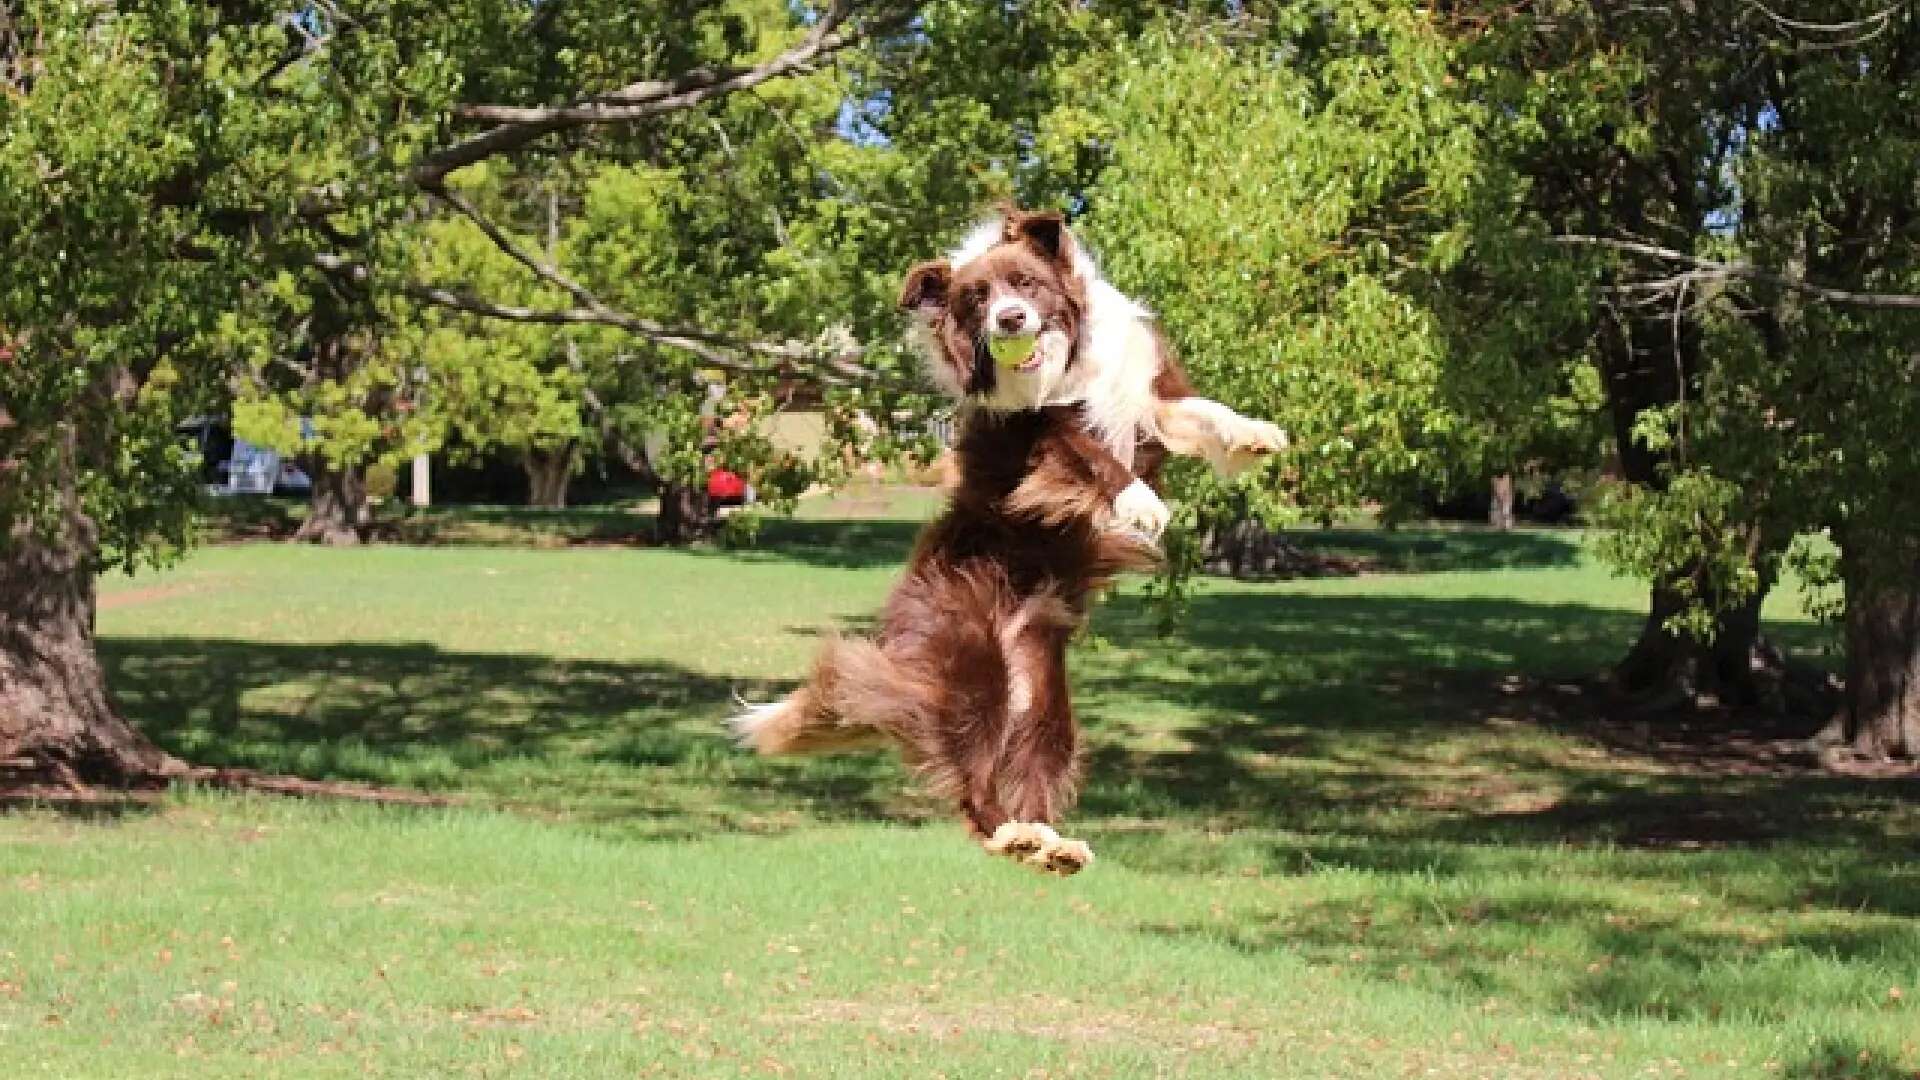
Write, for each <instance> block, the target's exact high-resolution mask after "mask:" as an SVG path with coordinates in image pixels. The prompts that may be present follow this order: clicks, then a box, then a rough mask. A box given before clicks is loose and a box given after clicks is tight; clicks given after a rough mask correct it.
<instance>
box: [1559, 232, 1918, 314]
mask: <svg viewBox="0 0 1920 1080" xmlns="http://www.w3.org/2000/svg"><path fill="white" fill-rule="evenodd" d="M1553 240H1554V242H1555V243H1559V244H1569V245H1577V246H1581V247H1599V248H1608V249H1610V250H1613V251H1622V252H1626V253H1628V254H1630V255H1640V256H1644V257H1646V258H1650V259H1659V260H1661V261H1662V262H1672V263H1680V264H1682V265H1684V266H1690V267H1693V268H1694V271H1695V272H1693V273H1688V274H1681V275H1677V276H1675V277H1672V278H1668V279H1666V280H1665V281H1663V282H1653V283H1650V284H1649V285H1646V286H1641V287H1642V288H1647V287H1661V288H1667V287H1677V286H1680V285H1682V284H1684V283H1688V282H1695V281H1699V280H1702V279H1704V278H1706V277H1719V278H1746V279H1748V280H1750V281H1764V282H1766V283H1768V284H1770V285H1778V286H1780V287H1781V288H1783V289H1792V290H1794V291H1795V292H1800V293H1805V294H1806V295H1808V296H1812V297H1816V298H1818V299H1821V300H1825V301H1826V302H1827V303H1830V304H1845V305H1847V306H1850V307H1864V308H1888V309H1908V310H1920V295H1913V294H1910V293H1869V292H1855V291H1852V290H1848V289H1834V288H1829V287H1827V286H1825V285H1816V284H1814V283H1813V282H1811V281H1806V280H1803V279H1801V278H1795V277H1789V276H1787V275H1785V274H1781V273H1778V272H1776V271H1772V270H1765V269H1762V268H1760V267H1758V266H1754V265H1752V264H1751V263H1739V262H1718V261H1715V260H1713V259H1703V258H1701V257H1699V256H1698V255H1689V254H1687V253H1686V252H1684V251H1675V250H1674V249H1672V248H1664V247H1659V246H1657V245H1654V244H1644V243H1641V242H1639V241H1637V240H1617V239H1614V238H1613V237H1608V236H1582V235H1574V234H1569V235H1564V236H1556V237H1554V238H1553Z"/></svg>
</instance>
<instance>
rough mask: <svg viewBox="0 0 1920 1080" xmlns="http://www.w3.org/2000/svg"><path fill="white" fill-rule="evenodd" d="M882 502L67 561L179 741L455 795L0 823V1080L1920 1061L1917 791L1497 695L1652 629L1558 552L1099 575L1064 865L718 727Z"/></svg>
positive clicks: (209, 803) (834, 584)
mask: <svg viewBox="0 0 1920 1080" xmlns="http://www.w3.org/2000/svg"><path fill="white" fill-rule="evenodd" d="M923 508H924V503H916V504H913V505H912V506H910V507H907V508H906V509H907V510H908V511H917V510H919V509H923ZM901 509H902V508H901V507H899V506H877V505H870V506H864V507H860V506H856V507H855V508H854V509H853V511H851V512H848V511H847V510H846V507H845V506H844V505H841V506H840V507H839V509H835V507H833V506H828V507H827V508H825V509H824V510H823V509H819V508H816V509H814V510H813V511H811V512H810V514H809V519H808V520H803V521H799V522H794V523H791V524H780V525H776V526H773V527H771V528H770V530H769V533H768V535H767V536H766V537H765V538H764V539H763V541H762V543H761V545H760V546H759V547H758V548H756V549H754V550H751V551H746V552H731V553H729V552H720V551H694V552H673V551H660V550H643V549H624V548H612V547H591V548H576V549H572V550H565V551H550V550H525V549H519V548H491V547H479V546H466V547H449V548H433V549H420V548H399V547H382V548H374V549H368V550H362V551H350V552H336V551H319V550H311V549H294V548H287V547H280V546H267V545H252V546H236V547H225V548H217V549H210V550H205V551H202V552H200V553H198V554H196V555H195V556H194V557H192V558H191V559H190V560H189V561H188V562H187V563H185V564H184V565H183V566H181V567H180V568H178V569H176V570H174V571H172V572H169V573H167V574H164V575H160V576H157V577H152V578H145V579H140V580H136V581H132V582H128V581H125V580H123V579H116V580H109V581H107V582H105V583H104V587H103V595H104V597H105V600H104V606H103V610H102V612H101V617H100V631H101V635H102V647H103V651H104V652H105V655H106V657H107V660H108V664H109V666H110V668H111V671H112V678H113V681H114V685H115V687H116V689H117V692H118V693H119V695H120V698H121V700H122V702H123V704H124V705H125V707H126V709H127V711H128V712H129V714H130V715H132V716H134V717H136V718H137V719H138V720H139V721H140V722H141V723H142V725H143V726H144V727H145V728H146V730H148V731H149V732H151V733H152V734H153V735H154V736H155V737H156V738H157V739H159V740H160V741H161V742H162V743H163V744H165V745H166V746H168V747H169V748H171V749H173V750H175V751H176V752H179V753H182V754H184V755H187V756H189V757H192V758H193V759H195V760H197V761H201V762H207V763H215V764H239V765H250V766H256V767H263V768H269V769H284V770H291V771H296V772H300V773H303V774H307V775H315V776H333V777H344V778H352V779H364V780H371V781H377V782H382V783H389V784H404V785H412V786H418V787H423V788H427V789H431V790H436V791H442V792H447V793H450V794H455V795H457V796H459V797H460V798H461V799H462V800H463V802H462V804H461V805H460V806H457V807H454V808H451V809H444V810H409V809H397V808H376V807H365V806H357V805H339V804H324V803H302V802H292V801H276V800H271V799H258V798H239V797H230V796H214V795H207V794H189V795H185V796H181V797H178V798H176V799H173V800H170V801H169V802H167V803H165V804H163V805H161V806H160V807H157V808H152V809H144V810H127V811H124V812H121V813H114V814H101V815H98V816H95V817H91V818H87V817H78V816H73V815H62V814H59V813H56V812H53V811H48V810H39V811H26V812H19V813H15V814H13V815H11V816H9V817H6V818H4V819H0V1075H6V1076H15V1075H21V1076H26V1075H59V1076H72V1075H85V1076H124V1075H206V1074H212V1073H225V1074H245V1075H257V1074H286V1075H325V1074H355V1075H358V1074H362V1073H365V1072H369V1071H371V1072H375V1073H383V1074H388V1075H436V1076H437V1075H460V1074H476V1075H553V1076H586V1075H627V1074H636V1073H638V1074H646V1073H648V1072H649V1071H655V1072H658V1073H660V1074H663V1075H715V1076H720V1075H725V1076H733V1075H742V1074H748V1075H761V1074H767V1075H788V1076H793V1075H801V1076H814V1075H821V1076H825V1075H832V1076H876V1077H880V1076H932V1075H939V1074H944V1075H948V1076H967V1077H971V1076H994V1075H1007V1076H1027V1075H1085V1076H1132V1075H1154V1074H1169V1075H1194V1076H1401V1075H1412V1076H1428V1075H1435V1076H1502V1077H1505V1076H1540V1077H1565V1076H1586V1075H1594V1076H1622V1077H1624V1076H1654V1075H1658V1076H1677V1075H1693V1076H1749V1075H1751V1076H1786V1077H1815V1076H1857V1077H1867V1078H1873V1080H1890V1078H1893V1077H1909V1076H1912V1075H1914V1074H1915V1073H1916V1072H1920V1007H1916V1005H1915V999H1916V997H1920V860H1917V859H1916V855H1917V854H1920V804H1917V803H1916V801H1915V800H1914V797H1913V791H1912V789H1911V788H1910V787H1905V788H1903V787H1898V786H1889V785H1880V786H1875V785H1868V784H1861V783H1849V782H1841V781H1838V780H1823V779H1808V778H1782V777H1770V776H1765V775H1749V776H1708V775H1700V774H1698V773H1697V772H1695V771H1692V770H1689V769H1687V768H1685V767H1682V766H1680V765H1677V764H1675V763H1672V762H1667V761H1661V760H1655V759H1651V758H1642V757H1633V756H1623V755H1620V754H1616V753H1609V752H1606V751H1603V750H1602V749H1601V748H1600V747H1599V746H1598V744H1596V743H1594V742H1593V741H1591V740H1590V739H1589V738H1587V737H1585V736H1583V735H1582V734H1581V733H1580V732H1579V731H1578V730H1574V729H1569V728H1567V727H1566V726H1564V725H1562V724H1557V723H1553V722H1549V721H1548V720H1547V719H1546V718H1542V717H1539V716H1536V715H1533V713H1534V711H1535V710H1534V708H1533V706H1532V705H1531V704H1529V702H1530V701H1531V699H1528V698H1524V697H1510V696H1507V695H1505V694H1503V693H1502V692H1501V691H1500V689H1499V688H1498V683H1499V680H1500V677H1501V676H1502V675H1503V674H1506V673H1516V672H1517V673H1530V674H1537V675H1552V674H1560V673H1578V672H1582V671H1586V670H1590V669H1592V668H1594V667H1596V666H1598V665H1599V664H1601V663H1603V662H1604V661H1605V660H1606V659H1607V658H1608V657H1609V656H1611V655H1612V654H1613V653H1614V652H1615V651H1617V650H1618V649H1619V648H1620V646H1621V643H1622V642H1623V641H1625V640H1626V638H1627V637H1628V635H1629V634H1630V633H1631V632H1632V630H1633V629H1634V627H1635V626H1636V625H1637V620H1638V616H1637V606H1638V603H1639V600H1640V596H1639V591H1638V590H1637V589H1636V588H1635V587H1634V586H1633V585H1632V584H1631V583H1629V582H1622V581H1617V580H1614V579H1612V578H1610V577H1608V576H1607V575H1606V574H1605V573H1603V572H1602V571H1600V570H1599V569H1597V568H1595V567H1594V566H1592V565H1591V564H1590V563H1589V562H1588V561H1587V560H1586V559H1585V557H1584V556H1583V554H1582V553H1581V551H1580V550H1579V548H1578V546H1577V543H1576V542H1575V541H1574V540H1573V539H1572V538H1571V537H1570V536H1568V535H1566V534H1560V533H1551V532H1524V533H1521V534H1518V535H1517V536H1515V537H1512V538H1502V537H1492V536H1489V535H1487V534H1485V533H1480V532H1476V531H1431V530H1425V531H1423V530H1414V531H1408V532H1402V533H1398V534H1392V535H1390V536H1373V535H1368V534H1364V533H1349V534H1343V535H1341V536H1337V537H1333V538H1324V539H1323V540H1322V541H1321V542H1327V543H1337V544H1340V545H1343V546H1345V547H1347V548H1348V549H1351V548H1353V547H1361V548H1369V547H1371V548H1372V549H1373V550H1375V551H1376V552H1385V553H1386V556H1382V557H1383V560H1384V559H1385V558H1386V557H1387V556H1393V553H1394V552H1405V553H1407V556H1408V559H1409V560H1410V561H1408V562H1404V563H1402V562H1394V563H1393V564H1394V565H1413V566H1423V567H1427V568H1434V567H1444V568H1445V570H1444V572H1428V573H1420V574H1398V575H1380V576H1372V577H1363V578H1357V579H1345V580H1333V579H1330V580H1320V581H1314V582H1292V583H1278V584H1268V585H1246V584H1232V583H1220V582H1210V583H1208V584H1207V585H1206V587H1205V588H1204V590H1203V592H1202V594H1201V595H1200V596H1199V597H1198V598H1197V600H1196V602H1195V604H1194V608H1193V612H1192V617H1191V619H1190V621H1189V623H1188V624H1187V626H1186V628H1185V629H1184V631H1183V632H1182V633H1181V634H1180V635H1178V636H1176V637H1175V638H1173V639H1170V640H1161V639H1158V638H1155V637H1154V636H1153V635H1152V634H1151V633H1150V629H1149V628H1150V627H1151V625H1152V622H1153V620H1152V618H1151V613H1150V612H1148V611H1147V610H1145V608H1144V606H1143V605H1142V604H1141V602H1140V601H1139V600H1138V598H1137V596H1133V595H1128V594H1123V595H1121V596H1119V597H1118V598H1116V599H1114V600H1113V601H1112V602H1110V603H1108V604H1106V605H1104V606H1103V607H1102V609H1101V610H1100V612H1099V613H1098V616H1097V618H1096V621H1095V628H1096V631H1097V635H1096V637H1095V638H1094V639H1093V640H1091V641H1089V642H1088V643H1087V644H1085V645H1083V646H1082V647H1081V648H1079V649H1078V650H1077V651H1076V655H1075V657H1074V666H1075V677H1076V684H1077V690H1078V701H1079V704H1080V708H1081V712H1082V715H1083V720H1084V721H1085V724H1086V727H1087V734H1088V742H1089V744H1090V754H1089V762H1088V765H1089V767H1088V780H1087V784H1086V786H1085V791H1084V795H1083V799H1082V803H1081V807H1080V809H1079V811H1078V812H1077V813H1076V815H1075V816H1074V818H1073V821H1072V824H1073V830H1074V831H1075V832H1076V833H1078V834H1079V835H1083V836H1085V837H1086V838H1088V839H1089V840H1090V841H1091V842H1092V843H1093V845H1094V847H1095V849H1096V850H1097V851H1098V852H1099V854H1100V861H1099V862H1098V863H1097V864H1096V865H1095V866H1094V867H1093V868H1092V869H1091V870H1090V871H1088V872H1087V873H1085V874H1083V875H1081V876H1080V877H1078V878H1074V879H1070V880H1066V881H1057V880H1053V879H1047V878H1041V877H1038V876H1036V875H1033V874H1031V873H1029V872H1027V871H1025V870H1023V869H1022V868H1020V867H1016V866H1012V865H1009V864H1006V863H1002V862H997V861H992V860H989V859H986V858H984V857H983V856H981V855H980V854H978V853H977V851H976V850H975V849H973V848H972V847H971V846H970V845H969V844H968V843H967V842H966V841H965V839H964V837H963V835H962V833H961V831H960V830H959V828H958V827H957V826H956V825H955V824H954V823H953V822H952V821H951V820H950V818H949V815H948V814H947V812H946V811H945V809H944V808H942V807H941V806H939V805H937V804H934V803H932V802H929V801H928V800H927V799H925V798H924V797H923V796H921V795H920V794H918V793H917V792H916V791H915V789H914V788H913V786H912V784H911V782H910V779H909V778H908V777H907V776H906V775H905V774H904V773H903V772H902V771H901V770H900V768H899V767H898V766H897V765H896V764H894V763H893V762H892V761H891V760H890V759H888V758H886V757H884V756H877V755H876V756H859V757H846V758H837V759H829V760H823V761H818V762H765V761H759V760H755V759H751V758H744V757H741V756H740V755H738V754H736V753H735V752H733V751H732V750H731V749H730V748H729V747H728V746H727V745H726V743H725V741H724V739H723V738H722V737H721V736H720V733H719V730H718V726H717V725H718V720H719V718H720V717H722V716H723V715H724V714H725V713H726V712H727V711H728V706H727V698H728V695H729V693H730V692H732V691H734V690H736V689H737V690H739V691H740V692H742V693H744V694H746V695H747V696H749V697H752V696H755V695H757V694H759V695H764V694H771V693H774V692H777V691H778V690H779V689H781V688H783V687H784V686H786V685H788V684H789V683H790V681H791V679H793V678H794V677H795V676H797V675H798V674H799V673H800V672H801V670H802V669H803V667H804V665H805V663H806V660H807V657H808V655H809V653H810V650H811V642H812V638H813V635H814V634H815V633H816V632H817V631H818V630H820V629H822V628H826V627H832V626H836V625H837V626H852V627H858V626H861V625H864V624H865V619H866V617H867V616H868V615H869V614H870V613H871V612H872V611H873V610H874V608H875V606H876V604H877V602H878V601H879V599H880V598H881V597H882V596H883V595H884V592H885V590H886V588H887V585H888V583H889V581H890V580H891V578H892V576H893V574H894V573H895V572H896V570H897V568H898V565H899V561H900V559H901V558H902V557H903V554H904V545H905V544H906V543H907V542H908V541H909V539H910V538H911V534H912V529H913V525H912V523H911V521H908V520H885V519H872V518H866V517H861V516H858V515H859V514H862V513H873V512H887V511H889V510H891V511H893V512H900V511H901ZM1393 557H1395V558H1398V557H1397V556H1393ZM1772 614H1773V615H1775V616H1776V617H1777V618H1776V625H1775V627H1774V629H1775V631H1776V632H1778V633H1780V634H1781V635H1782V636H1783V637H1785V638H1786V639H1787V640H1788V641H1789V642H1791V643H1792V644H1794V645H1795V646H1796V647H1797V648H1799V649H1801V650H1803V651H1811V650H1815V649H1817V648H1818V647H1819V646H1820V644H1821V642H1822V636H1821V635H1820V634H1819V633H1818V632H1817V631H1816V629H1815V628H1813V627H1811V626H1809V625H1807V624H1805V623H1804V622H1800V621H1797V620H1796V619H1794V618H1793V612H1792V610H1791V604H1790V603H1789V602H1788V601H1787V598H1782V602H1781V604H1780V605H1779V606H1778V610H1776V611H1774V612H1772Z"/></svg>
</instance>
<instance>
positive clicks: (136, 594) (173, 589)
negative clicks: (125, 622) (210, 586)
mask: <svg viewBox="0 0 1920 1080" xmlns="http://www.w3.org/2000/svg"><path fill="white" fill-rule="evenodd" d="M205 587H206V586H204V585H148V586H145V587H144V588H139V589H122V590H118V591H116V592H110V593H106V594H104V595H102V596H101V597H100V599H99V604H98V606H99V608H100V610H101V611H115V610H118V609H120V608H127V607H133V606H134V605H136V604H152V603H156V602H158V601H161V600H172V599H174V598H175V597H180V596H186V595H188V594H189V593H196V592H199V591H200V590H202V589H204V588H205Z"/></svg>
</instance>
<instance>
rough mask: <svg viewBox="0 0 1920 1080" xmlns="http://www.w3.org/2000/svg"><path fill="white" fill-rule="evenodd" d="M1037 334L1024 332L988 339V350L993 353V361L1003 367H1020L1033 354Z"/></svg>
mask: <svg viewBox="0 0 1920 1080" xmlns="http://www.w3.org/2000/svg"><path fill="white" fill-rule="evenodd" d="M1036 336H1038V335H1035V334H1022V335H1020V336H1019V337H996V338H990V339H989V340H988V341H987V351H988V352H991V353H992V354H993V362H994V363H996V364H999V365H1000V366H1001V367H1018V366H1019V365H1021V364H1023V363H1025V362H1026V359H1027V357H1029V356H1032V355H1033V340H1034V338H1035V337H1036Z"/></svg>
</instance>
